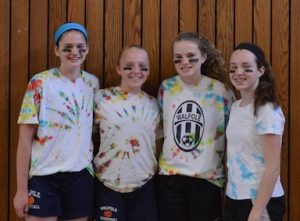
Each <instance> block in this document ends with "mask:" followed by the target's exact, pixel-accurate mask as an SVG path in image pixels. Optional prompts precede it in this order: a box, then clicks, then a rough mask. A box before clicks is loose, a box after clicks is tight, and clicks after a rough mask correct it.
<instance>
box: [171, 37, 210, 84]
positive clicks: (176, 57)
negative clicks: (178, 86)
mask: <svg viewBox="0 0 300 221" xmlns="http://www.w3.org/2000/svg"><path fill="white" fill-rule="evenodd" d="M206 57H207V56H206V54H202V53H201V51H200V50H199V48H198V45H197V44H196V43H194V42H192V41H184V40H183V41H177V42H175V43H174V45H173V61H174V64H175V69H176V71H177V73H178V74H179V76H180V77H181V79H182V80H183V82H185V83H187V84H196V83H198V82H199V81H200V79H201V65H202V64H203V63H204V62H205V60H206Z"/></svg>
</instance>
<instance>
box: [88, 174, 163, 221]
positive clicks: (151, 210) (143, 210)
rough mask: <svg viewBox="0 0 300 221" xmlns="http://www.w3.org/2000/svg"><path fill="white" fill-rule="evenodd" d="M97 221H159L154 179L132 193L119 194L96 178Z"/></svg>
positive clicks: (95, 214) (95, 212)
mask: <svg viewBox="0 0 300 221" xmlns="http://www.w3.org/2000/svg"><path fill="white" fill-rule="evenodd" d="M94 217H95V220H96V221H103V220H104V221H158V217H157V206H156V197H155V188H154V181H153V179H151V180H149V181H148V182H147V183H146V184H145V185H144V186H142V187H140V188H139V189H137V190H135V191H133V192H130V193H119V192H116V191H114V190H112V189H110V188H108V187H106V186H105V185H104V184H103V183H101V182H100V181H99V180H98V179H97V178H95V209H94Z"/></svg>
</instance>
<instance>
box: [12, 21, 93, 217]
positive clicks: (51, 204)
mask: <svg viewBox="0 0 300 221" xmlns="http://www.w3.org/2000/svg"><path fill="white" fill-rule="evenodd" d="M87 38H88V34H87V31H86V29H85V28H84V27H83V26H82V25H80V24H78V23H65V24H63V25H62V26H60V27H59V28H58V29H57V31H56V32H55V49H54V52H55V54H56V56H58V57H59V58H60V66H59V67H58V68H52V69H49V70H46V71H44V72H41V73H39V74H37V75H35V76H34V77H33V78H32V79H31V80H30V82H29V85H28V88H27V91H26V93H25V96H24V100H23V103H22V107H21V112H20V115H19V119H18V123H19V124H20V135H19V142H18V150H17V193H16V196H15V198H14V206H15V209H16V212H17V214H18V215H19V216H20V217H24V216H25V218H26V220H30V221H46V220H47V221H54V220H57V219H58V217H59V219H60V220H73V221H75V220H76V221H86V220H87V219H88V216H89V215H90V214H91V210H92V209H91V208H92V202H93V176H92V174H91V172H92V164H91V160H92V153H93V145H92V142H91V133H92V124H93V95H94V92H95V91H96V90H97V89H98V88H99V82H98V79H97V78H96V77H95V76H93V75H91V74H89V73H87V72H85V71H82V70H81V69H80V67H81V65H82V63H83V62H84V60H85V58H86V55H87V54H88V51H89V48H88V44H87Z"/></svg>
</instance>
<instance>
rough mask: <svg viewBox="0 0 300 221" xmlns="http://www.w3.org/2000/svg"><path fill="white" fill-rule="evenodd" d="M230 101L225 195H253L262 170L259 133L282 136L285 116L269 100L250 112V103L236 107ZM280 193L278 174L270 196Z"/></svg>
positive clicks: (261, 150) (252, 196) (281, 193)
mask: <svg viewBox="0 0 300 221" xmlns="http://www.w3.org/2000/svg"><path fill="white" fill-rule="evenodd" d="M240 102H241V100H238V101H236V102H234V103H233V105H232V107H231V111H230V117H229V122H228V126H227V130H226V137H227V167H228V183H227V188H226V195H227V196H229V197H230V198H232V199H254V198H255V197H256V194H257V191H258V187H259V184H260V181H261V178H262V175H263V172H264V170H265V163H264V155H263V146H262V144H261V140H260V135H264V134H277V135H280V136H282V133H283V129H284V122H285V118H284V115H283V113H282V110H281V108H280V107H273V105H272V104H271V103H267V104H266V105H264V106H262V107H260V108H259V112H258V114H257V116H256V117H255V116H254V112H253V108H254V107H253V104H249V105H247V106H245V107H240V106H239V105H240ZM282 195H283V188H282V185H281V183H280V178H279V177H278V179H277V182H276V185H275V188H274V191H273V194H272V197H279V196H282Z"/></svg>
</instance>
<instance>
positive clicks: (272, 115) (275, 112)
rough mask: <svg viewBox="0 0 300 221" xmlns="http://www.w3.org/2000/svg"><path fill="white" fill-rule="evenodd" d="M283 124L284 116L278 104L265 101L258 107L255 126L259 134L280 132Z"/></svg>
mask: <svg viewBox="0 0 300 221" xmlns="http://www.w3.org/2000/svg"><path fill="white" fill-rule="evenodd" d="M284 124H285V117H284V114H283V112H282V109H281V107H280V106H278V105H276V104H273V103H266V104H265V105H263V106H261V107H259V110H258V113H257V116H256V127H257V128H258V130H259V132H260V134H262V133H267V132H268V133H272V134H282V132H283V129H284Z"/></svg>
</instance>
